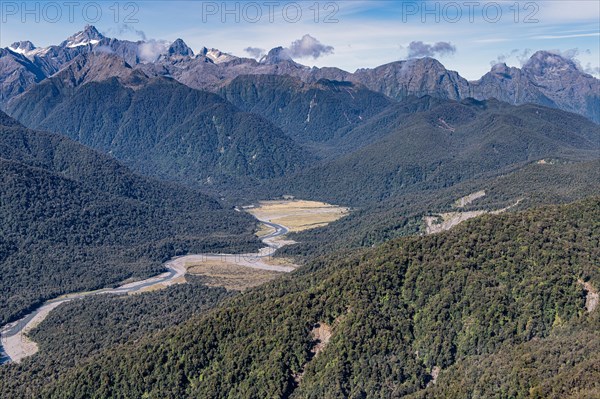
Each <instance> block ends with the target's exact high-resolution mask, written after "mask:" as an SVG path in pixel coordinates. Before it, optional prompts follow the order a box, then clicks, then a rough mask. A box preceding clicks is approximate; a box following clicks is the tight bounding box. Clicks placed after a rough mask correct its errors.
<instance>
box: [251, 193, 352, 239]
mask: <svg viewBox="0 0 600 399" xmlns="http://www.w3.org/2000/svg"><path fill="white" fill-rule="evenodd" d="M348 211H349V210H348V208H344V207H340V206H337V205H330V204H326V203H324V202H317V201H304V200H288V201H286V200H278V201H261V202H259V205H258V206H257V207H255V208H251V209H248V212H250V213H251V214H253V215H254V216H255V217H257V218H258V219H261V220H267V221H270V222H273V223H278V224H282V225H284V226H286V227H288V228H289V229H290V231H293V232H297V231H303V230H308V229H314V228H316V227H321V226H325V225H327V224H329V223H331V222H334V221H336V220H338V219H340V218H342V217H344V216H345V215H347V214H348Z"/></svg>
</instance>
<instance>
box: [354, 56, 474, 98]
mask: <svg viewBox="0 0 600 399" xmlns="http://www.w3.org/2000/svg"><path fill="white" fill-rule="evenodd" d="M350 79H351V80H354V81H357V82H359V83H362V84H364V85H365V86H367V87H368V88H370V89H371V90H375V91H378V92H380V93H383V94H385V95H387V96H389V97H392V98H395V99H398V100H402V99H404V98H406V97H409V96H418V97H421V96H425V95H430V96H434V97H438V98H444V99H451V100H460V99H462V98H465V97H466V96H467V95H468V93H469V83H468V82H467V81H466V80H465V79H464V78H462V77H461V76H460V75H459V74H458V73H456V72H454V71H448V70H447V69H446V68H445V67H444V66H443V65H442V64H441V63H440V62H439V61H437V60H435V59H433V58H428V57H426V58H420V59H412V60H407V61H398V62H392V63H390V64H386V65H382V66H380V67H377V68H375V69H359V70H358V71H356V73H354V74H353V75H352V76H351V77H350Z"/></svg>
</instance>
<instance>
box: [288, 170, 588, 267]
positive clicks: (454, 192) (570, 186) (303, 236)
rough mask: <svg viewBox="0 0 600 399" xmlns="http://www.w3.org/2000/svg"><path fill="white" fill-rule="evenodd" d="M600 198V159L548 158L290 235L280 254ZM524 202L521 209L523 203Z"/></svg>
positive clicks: (303, 253) (360, 243)
mask: <svg viewBox="0 0 600 399" xmlns="http://www.w3.org/2000/svg"><path fill="white" fill-rule="evenodd" d="M480 190H484V191H485V193H486V195H485V197H483V198H480V199H478V200H476V201H475V202H474V203H472V204H470V205H467V206H465V207H464V208H462V209H457V208H456V207H455V206H454V203H455V201H456V200H457V199H458V198H461V197H464V196H466V195H469V194H471V193H474V192H477V191H480ZM599 193H600V160H594V161H585V162H573V161H566V160H560V159H548V161H547V162H546V163H543V164H540V163H537V162H534V163H531V164H528V165H526V166H524V167H522V168H513V170H511V171H505V173H502V174H500V175H498V174H491V175H488V176H485V177H482V178H477V179H471V180H469V181H466V182H464V183H458V184H456V185H454V186H451V187H447V188H444V189H436V190H424V191H418V192H409V193H407V194H403V195H397V196H394V197H391V198H389V199H387V200H385V201H382V202H380V203H377V204H374V205H370V206H365V207H358V208H356V209H354V210H353V211H352V212H351V213H350V214H349V215H348V216H346V217H344V218H342V219H340V220H338V221H336V222H334V223H331V224H329V225H327V226H325V227H321V228H318V229H313V230H307V231H303V232H300V233H293V234H290V235H289V237H290V239H292V240H294V241H296V242H297V244H294V245H290V246H286V247H284V248H282V249H280V250H279V251H278V252H277V254H278V255H279V256H293V257H297V258H302V259H306V258H310V257H314V256H316V255H322V254H326V253H330V252H333V251H336V250H340V249H351V248H357V247H370V246H373V245H377V244H381V243H383V242H385V241H387V240H390V239H393V238H396V237H400V236H407V235H413V234H422V233H424V230H425V229H424V227H425V226H424V223H423V217H424V216H426V215H430V214H436V213H441V212H451V211H459V210H460V211H471V210H482V209H483V210H494V209H502V208H506V207H511V206H513V207H512V208H510V209H509V211H518V210H524V209H527V208H531V207H535V206H539V205H544V204H545V205H548V204H560V203H568V202H573V201H577V200H580V199H583V198H586V197H589V196H593V195H598V194H599ZM517 202H518V204H517Z"/></svg>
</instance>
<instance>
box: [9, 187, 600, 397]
mask: <svg viewBox="0 0 600 399" xmlns="http://www.w3.org/2000/svg"><path fill="white" fill-rule="evenodd" d="M599 240H600V199H598V198H594V199H588V200H585V201H582V202H578V203H574V204H569V205H562V206H548V207H542V208H536V209H532V210H528V211H525V212H519V213H513V214H503V215H496V216H492V215H488V216H483V217H480V218H478V219H475V220H472V221H468V222H465V223H464V224H462V225H460V226H458V227H457V228H455V229H453V230H452V231H449V232H445V233H442V234H437V235H432V236H426V237H407V238H401V239H397V240H393V241H390V242H388V243H386V244H383V245H381V246H379V247H377V248H375V249H371V250H362V251H360V252H357V253H355V254H353V255H348V254H340V255H330V256H329V257H323V258H320V259H318V260H315V261H314V262H313V263H311V264H310V265H308V266H306V267H304V268H302V269H300V270H298V271H297V272H296V273H293V274H292V275H289V276H286V277H284V278H281V279H278V280H276V281H274V282H272V283H269V284H267V285H265V286H262V287H259V288H257V289H254V290H250V291H248V292H246V293H243V294H240V295H238V296H237V297H235V298H233V299H231V300H228V301H226V303H225V304H224V305H223V306H221V307H219V308H217V309H214V310H212V311H210V312H208V313H206V314H205V315H201V316H198V317H195V318H193V319H192V320H190V321H189V322H186V323H183V324H182V325H180V326H178V327H176V328H173V329H168V330H165V331H163V332H160V333H158V334H157V335H153V336H150V337H147V338H142V339H140V340H139V341H138V342H130V343H127V344H125V345H123V346H122V347H119V348H116V349H111V350H108V351H105V352H103V353H101V354H98V355H96V356H93V357H91V358H90V359H88V360H86V361H84V362H82V363H81V364H80V365H78V366H77V367H76V368H75V369H74V370H70V371H68V372H66V373H65V374H63V375H61V376H59V379H58V381H54V382H50V383H49V384H48V385H45V386H43V387H41V390H40V391H30V392H28V393H27V394H26V395H25V396H26V397H36V398H37V397H39V398H45V397H48V398H106V397H111V398H128V397H136V398H178V397H202V398H251V397H280V398H285V397H289V398H295V397H297V398H321V397H328V398H337V397H340V398H341V397H348V398H387V397H399V396H405V395H415V396H418V397H440V396H444V397H464V396H465V395H464V394H465V393H469V392H470V393H472V394H473V395H475V396H480V397H489V396H491V395H495V396H499V397H577V395H578V394H583V393H582V391H580V388H581V387H582V386H583V385H580V383H582V381H589V382H590V384H589V385H586V389H587V391H586V392H585V393H586V394H587V397H595V396H597V395H598V394H599V391H598V387H597V381H599V380H600V370H598V368H597V363H596V366H594V363H593V362H594V359H595V358H594V357H590V356H589V355H586V353H587V354H589V353H595V352H588V351H592V350H594V348H597V347H598V345H599V342H598V341H599V340H600V337H599V336H598V335H597V331H598V327H599V325H598V320H599V319H598V310H595V311H594V312H592V313H588V312H586V308H585V302H586V298H585V296H586V291H585V289H584V288H583V285H582V284H581V282H587V283H589V284H590V285H592V286H593V287H596V288H597V287H600V270H599V269H598V265H597V263H596V260H597V259H598V258H600V242H599ZM317 324H327V325H329V326H331V332H332V336H331V340H330V341H329V343H328V344H327V345H326V346H325V347H324V350H322V351H321V352H320V353H319V354H318V355H317V356H315V355H314V352H313V350H314V349H315V346H316V344H317V343H318V342H316V341H315V339H314V338H313V337H312V336H311V331H312V330H313V328H314V327H315V326H316V325H317ZM570 332H573V334H570ZM517 353H518V354H519V356H521V357H520V358H519V359H520V360H519V361H518V362H514V358H512V356H514V354H517ZM538 356H539V357H538ZM593 356H596V355H593ZM511 359H512V360H511ZM555 360H558V361H560V362H561V363H560V370H558V369H557V365H556V364H552V363H549V364H546V363H545V362H552V361H555ZM480 365H491V366H494V367H491V368H488V369H485V370H481V369H479V366H480ZM496 365H497V367H496ZM438 368H439V369H440V370H441V372H440V374H439V376H438V378H437V379H436V382H435V384H430V383H431V382H432V380H433V379H434V377H433V375H434V374H436V373H435V372H434V369H438ZM470 370H472V371H473V373H472V374H470V373H469V371H470ZM584 370H585V373H584V372H583V371H584ZM454 376H457V377H459V378H460V379H457V378H455V377H454ZM495 376H497V377H498V383H497V384H490V383H489V382H490V379H492V380H494V381H495V378H496V377H495ZM527 376H531V378H523V377H527ZM32 386H36V385H35V384H32ZM17 397H18V396H17ZM579 397H582V396H579Z"/></svg>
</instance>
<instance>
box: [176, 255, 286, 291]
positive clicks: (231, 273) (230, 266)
mask: <svg viewBox="0 0 600 399" xmlns="http://www.w3.org/2000/svg"><path fill="white" fill-rule="evenodd" d="M273 261H276V262H279V261H280V260H273ZM186 267H187V268H188V273H189V274H192V275H199V276H203V277H204V278H205V280H206V285H208V286H210V287H224V288H226V289H228V290H236V291H244V290H246V289H248V288H252V287H256V286H258V285H261V284H264V283H266V282H269V281H271V280H273V279H275V278H277V277H278V276H280V275H281V274H282V273H281V272H275V271H270V270H261V269H253V268H249V267H246V266H240V265H236V264H234V263H226V262H221V261H205V262H201V263H195V264H194V263H192V264H189V265H186Z"/></svg>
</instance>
